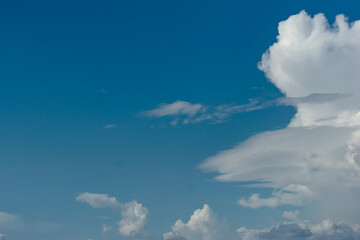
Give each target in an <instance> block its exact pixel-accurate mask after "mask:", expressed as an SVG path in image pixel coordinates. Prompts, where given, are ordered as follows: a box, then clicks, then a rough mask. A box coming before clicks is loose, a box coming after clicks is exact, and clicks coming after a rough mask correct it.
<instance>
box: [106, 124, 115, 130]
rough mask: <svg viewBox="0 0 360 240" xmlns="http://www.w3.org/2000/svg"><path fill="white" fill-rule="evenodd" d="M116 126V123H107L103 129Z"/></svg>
mask: <svg viewBox="0 0 360 240" xmlns="http://www.w3.org/2000/svg"><path fill="white" fill-rule="evenodd" d="M114 127H116V124H108V125H105V126H104V129H109V128H114Z"/></svg>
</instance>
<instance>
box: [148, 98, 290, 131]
mask: <svg viewBox="0 0 360 240" xmlns="http://www.w3.org/2000/svg"><path fill="white" fill-rule="evenodd" d="M270 104H277V103H270V102H269V103H267V104H265V105H270ZM281 104H285V103H281ZM286 104H288V103H286ZM263 105H264V104H260V102H259V101H258V100H256V99H249V103H248V104H244V105H235V104H223V105H219V106H204V105H202V104H193V103H190V102H185V101H180V100H178V101H176V102H174V103H170V104H162V105H160V107H158V108H156V109H153V110H150V111H145V112H143V113H142V114H143V115H145V116H148V117H157V118H160V117H165V116H172V117H175V119H173V120H172V121H171V122H170V124H171V125H173V126H176V125H177V124H179V123H181V124H193V123H199V122H203V121H210V122H212V123H219V122H222V121H224V120H225V119H227V118H228V117H230V116H231V115H233V114H235V113H240V112H248V111H253V110H257V109H261V108H263V107H264V106H263Z"/></svg>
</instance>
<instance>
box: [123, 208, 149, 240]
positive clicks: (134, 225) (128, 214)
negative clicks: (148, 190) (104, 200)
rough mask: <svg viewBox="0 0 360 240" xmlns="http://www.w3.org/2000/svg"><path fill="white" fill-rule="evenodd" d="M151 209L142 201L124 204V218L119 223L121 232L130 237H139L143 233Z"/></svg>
mask: <svg viewBox="0 0 360 240" xmlns="http://www.w3.org/2000/svg"><path fill="white" fill-rule="evenodd" d="M148 215H149V211H148V209H147V208H145V207H144V206H143V205H142V204H141V203H138V202H136V201H132V202H129V203H125V204H122V206H121V216H122V219H121V221H120V222H119V223H118V225H119V233H120V234H121V235H124V236H128V237H137V236H138V235H139V234H141V233H142V231H143V228H144V226H145V224H146V222H147V217H148Z"/></svg>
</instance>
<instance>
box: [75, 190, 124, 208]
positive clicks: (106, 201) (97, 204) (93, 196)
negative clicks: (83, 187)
mask: <svg viewBox="0 0 360 240" xmlns="http://www.w3.org/2000/svg"><path fill="white" fill-rule="evenodd" d="M75 200H76V201H79V202H84V203H88V204H89V205H90V206H91V207H93V208H105V207H119V206H120V203H119V202H118V201H117V200H116V198H115V197H109V195H107V194H98V193H88V192H85V193H81V194H80V195H78V196H77V197H76V198H75Z"/></svg>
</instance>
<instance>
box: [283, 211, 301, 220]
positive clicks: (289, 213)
mask: <svg viewBox="0 0 360 240" xmlns="http://www.w3.org/2000/svg"><path fill="white" fill-rule="evenodd" d="M299 213H300V212H299V211H298V210H295V211H284V212H283V214H282V217H284V218H287V219H291V220H296V219H298V215H299Z"/></svg>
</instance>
